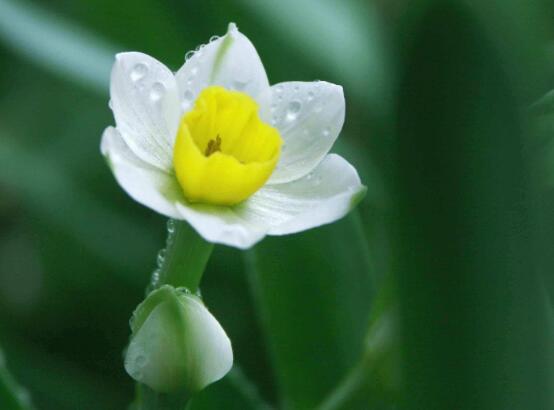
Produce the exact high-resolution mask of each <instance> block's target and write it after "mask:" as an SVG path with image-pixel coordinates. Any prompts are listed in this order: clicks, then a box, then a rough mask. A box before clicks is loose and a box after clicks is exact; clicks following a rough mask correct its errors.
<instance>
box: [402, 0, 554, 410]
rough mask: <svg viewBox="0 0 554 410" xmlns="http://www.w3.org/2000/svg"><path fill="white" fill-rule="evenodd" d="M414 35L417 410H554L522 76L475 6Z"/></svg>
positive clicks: (412, 238) (406, 245) (407, 344)
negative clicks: (515, 75) (516, 76)
mask: <svg viewBox="0 0 554 410" xmlns="http://www.w3.org/2000/svg"><path fill="white" fill-rule="evenodd" d="M528 3H529V2H526V4H528ZM522 4H523V3H522ZM415 24H416V25H415V26H413V27H412V29H413V31H411V32H410V34H408V35H407V36H406V40H407V47H406V66H405V72H404V76H403V81H402V83H401V87H400V88H399V90H401V93H400V98H399V101H400V105H399V112H398V152H397V154H398V156H397V158H395V165H396V171H397V173H396V176H397V178H398V179H397V186H396V188H397V192H396V193H397V195H396V197H395V204H396V205H397V208H398V213H397V218H396V222H397V229H396V232H395V234H396V245H397V247H396V249H395V250H396V253H395V257H396V264H397V266H396V268H397V269H396V272H397V274H398V283H399V290H400V301H401V317H402V325H403V329H402V332H403V335H404V337H403V349H404V358H405V359H404V360H405V362H404V365H405V370H406V372H405V376H406V377H405V381H406V392H405V397H404V399H405V405H406V408H413V409H422V408H423V409H426V410H444V409H459V410H463V409H467V410H470V409H471V410H481V409H482V410H490V409H513V410H516V409H521V410H527V409H537V410H538V409H544V410H547V409H551V408H552V406H553V402H552V379H551V375H552V367H551V365H552V362H551V361H550V360H551V353H552V345H553V344H552V342H553V341H552V339H551V336H550V334H549V333H550V331H549V330H548V329H549V326H551V325H552V324H551V323H550V322H549V321H548V317H547V311H546V306H547V305H546V303H545V298H544V292H543V289H542V287H541V283H540V279H539V277H538V274H537V271H538V269H537V268H538V267H537V258H536V256H537V255H536V252H535V249H537V242H536V239H537V236H536V233H537V232H536V230H535V225H534V223H535V218H536V214H535V206H534V205H535V204H534V201H535V191H534V186H533V185H532V184H530V179H529V176H530V175H529V164H528V163H527V158H526V157H525V153H526V152H525V147H526V136H525V134H524V127H523V120H522V118H521V115H520V112H519V107H518V106H519V104H518V100H517V98H515V95H517V94H518V93H517V92H516V91H515V90H514V88H515V87H516V86H517V85H518V84H517V83H514V82H512V81H511V79H510V76H509V74H508V72H510V71H511V69H512V67H510V66H504V65H503V64H502V60H501V58H500V57H499V52H498V50H497V49H496V48H495V46H494V42H493V41H491V39H490V36H489V35H488V33H487V31H486V30H485V29H484V28H483V26H482V25H481V22H480V20H479V19H478V18H477V17H476V15H475V13H474V12H473V10H472V9H470V8H468V7H466V6H465V5H463V2H455V1H450V2H443V1H430V2H427V4H426V6H425V7H424V13H423V14H422V16H421V19H419V20H418V21H417V22H415Z"/></svg>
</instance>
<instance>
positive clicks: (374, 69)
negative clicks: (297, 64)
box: [239, 0, 390, 111]
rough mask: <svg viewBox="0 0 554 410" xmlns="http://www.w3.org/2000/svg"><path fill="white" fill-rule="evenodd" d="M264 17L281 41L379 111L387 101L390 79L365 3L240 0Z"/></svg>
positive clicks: (379, 35) (373, 12)
mask: <svg viewBox="0 0 554 410" xmlns="http://www.w3.org/2000/svg"><path fill="white" fill-rule="evenodd" d="M239 3H240V4H241V5H242V7H244V8H245V9H246V10H248V11H251V12H253V13H255V14H256V15H258V16H259V17H260V18H261V19H263V20H264V22H265V24H266V25H267V26H268V27H270V28H272V29H273V30H275V32H276V33H278V35H279V37H281V38H283V39H284V41H286V43H287V45H289V46H290V47H294V48H296V51H297V53H298V54H299V55H301V56H302V57H304V58H306V59H307V60H309V61H312V62H315V64H317V65H318V66H321V65H323V66H324V67H326V68H327V70H328V71H330V72H332V73H333V74H334V75H336V77H337V78H339V79H340V80H341V81H344V83H345V84H346V85H347V87H348V89H349V91H350V92H351V93H352V94H355V95H356V97H358V98H362V99H363V100H364V101H366V102H369V103H371V105H372V108H373V110H376V111H382V110H384V109H386V108H387V103H388V102H390V98H389V93H390V89H389V87H390V78H389V74H388V71H387V67H386V66H387V57H388V56H387V55H386V53H385V48H384V44H383V34H382V30H381V27H380V21H379V19H378V16H377V14H376V10H375V7H374V6H373V4H371V3H370V2H358V1H338V0H334V1H318V0H304V1H295V0H281V1H275V2H258V1H248V0H240V1H239Z"/></svg>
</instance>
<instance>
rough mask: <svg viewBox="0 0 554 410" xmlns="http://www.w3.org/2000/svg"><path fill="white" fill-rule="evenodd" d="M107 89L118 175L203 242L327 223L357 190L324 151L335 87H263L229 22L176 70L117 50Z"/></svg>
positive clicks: (248, 46)
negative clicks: (185, 223) (183, 222)
mask: <svg viewBox="0 0 554 410" xmlns="http://www.w3.org/2000/svg"><path fill="white" fill-rule="evenodd" d="M110 95H111V107H112V110H113V114H114V117H115V122H116V127H108V128H107V129H106V130H105V131H104V134H103V136H102V144H101V150H102V153H103V154H104V155H105V157H106V158H107V160H108V163H109V164H110V166H111V169H112V171H113V173H114V175H115V177H116V179H117V181H118V183H119V184H120V185H121V187H122V188H123V189H124V190H125V191H126V192H127V193H128V194H129V195H130V196H131V197H133V198H134V199H135V200H136V201H138V202H140V203H141V204H144V205H146V206H148V207H150V208H152V209H153V210H155V211H157V212H159V213H161V214H164V215H166V216H168V217H170V218H174V219H184V220H186V221H188V222H189V223H190V224H191V225H192V226H193V227H194V228H195V229H196V231H198V233H199V234H200V235H202V236H203V237H204V238H205V239H206V240H208V241H210V242H215V243H223V244H227V245H231V246H235V247H238V248H248V247H250V246H252V245H253V244H255V243H256V242H257V241H259V240H260V239H262V238H263V237H264V236H265V235H285V234H289V233H294V232H299V231H303V230H306V229H310V228H313V227H316V226H319V225H323V224H326V223H330V222H333V221H335V220H337V219H339V218H341V217H343V216H344V215H345V214H346V213H347V212H348V211H349V210H350V209H351V208H352V207H353V206H354V205H355V204H356V203H357V202H358V201H359V200H360V199H361V197H362V196H363V193H364V192H365V187H364V186H363V185H362V184H361V182H360V178H359V177H358V174H357V172H356V170H355V169H354V168H353V167H352V166H351V165H350V164H349V163H348V162H347V161H346V160H344V159H343V158H342V157H340V156H338V155H335V154H329V153H328V152H329V150H330V149H331V147H332V145H333V143H334V142H335V140H336V138H337V137H338V135H339V132H340V131H341V128H342V125H343V122H344V111H345V104H344V95H343V91H342V87H340V86H338V85H334V84H330V83H327V82H324V81H315V82H285V83H280V84H276V85H273V86H270V85H269V82H268V79H267V76H266V73H265V70H264V67H263V65H262V63H261V61H260V58H259V56H258V54H257V52H256V49H255V48H254V46H253V45H252V43H251V42H250V41H249V40H248V39H247V38H246V37H245V36H244V35H243V34H242V33H240V32H239V31H238V29H237V28H236V26H235V25H234V24H230V25H229V30H228V32H227V34H226V35H225V36H223V37H221V38H216V39H213V40H212V41H210V42H209V43H208V44H207V45H205V46H202V47H200V48H199V49H198V50H197V51H196V52H194V53H193V54H192V55H191V56H190V57H189V58H187V59H186V61H185V64H184V65H183V67H181V69H180V70H179V71H178V72H177V73H176V74H173V73H172V72H171V71H170V70H169V69H168V68H167V67H165V66H164V65H163V64H162V63H160V62H159V61H157V60H155V59H154V58H152V57H149V56H147V55H145V54H142V53H136V52H130V53H122V54H118V55H117V56H116V61H115V64H114V66H113V70H112V77H111V86H110Z"/></svg>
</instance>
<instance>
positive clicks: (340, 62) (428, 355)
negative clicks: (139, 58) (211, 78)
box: [0, 0, 554, 410]
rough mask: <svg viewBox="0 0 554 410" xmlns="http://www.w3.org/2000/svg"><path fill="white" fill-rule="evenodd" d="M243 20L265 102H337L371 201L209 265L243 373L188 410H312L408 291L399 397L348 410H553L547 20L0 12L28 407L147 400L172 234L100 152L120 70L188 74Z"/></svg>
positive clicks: (439, 14) (0, 73) (362, 398)
mask: <svg viewBox="0 0 554 410" xmlns="http://www.w3.org/2000/svg"><path fill="white" fill-rule="evenodd" d="M529 3H532V4H529ZM231 21H234V22H236V23H237V25H238V26H239V29H240V30H241V31H242V32H243V33H245V34H246V35H247V36H248V37H249V38H250V39H251V40H252V42H253V43H254V44H255V46H256V48H257V50H258V53H259V54H260V56H261V58H262V61H263V62H264V65H265V67H266V70H267V73H268V76H269V79H270V82H271V83H277V82H281V81H290V80H304V81H311V80H315V79H323V80H326V81H330V82H334V83H337V84H341V85H343V86H344V89H345V95H346V101H347V112H346V123H345V127H344V130H343V132H342V134H341V137H340V138H339V141H338V142H337V144H336V146H335V147H334V149H333V150H334V151H335V152H338V153H340V154H342V155H343V156H345V157H346V158H347V159H348V160H349V161H350V162H351V163H353V164H354V165H355V166H356V167H357V169H358V171H359V173H360V175H361V177H362V180H363V182H364V183H365V184H366V185H367V186H368V194H367V196H366V198H365V199H364V201H363V202H362V203H361V204H360V206H359V207H358V209H357V210H356V211H355V212H353V213H352V214H350V215H349V216H348V217H346V218H345V219H344V220H342V221H340V222H338V223H335V224H333V225H330V226H326V227H322V228H318V229H315V230H312V231H309V232H305V233H302V234H298V235H293V236H289V237H282V238H267V239H265V240H264V241H263V242H262V243H261V244H259V245H257V246H256V247H255V248H254V249H253V250H250V251H247V252H240V251H237V250H235V249H231V248H227V247H223V246H217V247H216V250H215V252H214V254H213V256H212V258H211V260H210V262H209V265H208V269H207V272H206V274H205V276H204V280H203V284H202V294H203V297H204V299H205V302H206V305H207V306H208V307H209V308H210V310H211V311H212V312H213V313H214V315H215V316H216V317H217V318H218V320H219V321H220V322H221V324H222V325H223V327H224V328H225V329H226V331H227V333H228V334H229V336H230V338H231V340H232V342H233V347H234V351H235V359H236V360H235V368H234V370H233V371H232V372H231V374H229V375H228V376H227V377H226V378H225V379H224V380H222V381H220V382H218V383H216V384H214V385H213V386H211V387H209V388H208V389H206V390H205V391H204V392H203V393H202V394H200V395H199V396H198V397H197V398H195V399H194V400H193V403H192V405H191V408H193V409H248V408H271V407H273V408H290V409H312V408H316V407H317V406H318V405H319V404H320V403H322V402H323V400H324V399H325V398H326V397H327V396H328V395H329V394H330V393H331V392H332V391H333V389H334V388H335V387H336V386H337V385H339V383H340V382H341V380H343V379H344V378H345V377H348V376H347V375H348V374H350V373H349V372H350V371H351V369H352V368H354V369H355V368H356V366H357V363H359V362H360V360H361V358H362V357H363V356H364V349H365V343H364V338H365V335H366V333H367V331H368V326H369V324H370V323H372V321H371V320H370V319H371V317H372V315H375V314H376V313H375V311H376V309H375V308H373V306H374V303H375V300H376V295H380V294H382V293H380V292H382V291H383V289H385V288H387V289H388V286H391V285H390V283H392V282H394V283H397V284H398V285H399V286H398V289H399V291H398V293H396V292H392V294H393V295H394V296H392V297H391V296H389V294H388V293H387V295H388V296H387V298H392V299H394V300H397V299H399V300H400V302H399V306H400V308H399V312H400V317H401V320H400V322H401V323H402V324H403V326H404V327H403V329H405V330H407V331H408V333H407V334H406V333H402V332H400V333H398V334H397V336H398V335H403V336H402V338H401V339H400V340H402V341H404V344H403V345H402V344H401V345H402V346H403V348H402V349H401V352H402V353H401V354H400V353H399V352H395V353H392V354H393V356H395V357H402V358H403V360H402V361H401V363H402V366H401V367H402V369H404V370H405V377H404V378H403V379H402V382H399V381H398V380H397V379H396V378H393V379H394V380H393V382H391V383H389V380H385V379H387V377H385V376H382V375H381V373H379V374H377V373H373V372H371V373H370V374H369V375H368V374H364V375H363V379H364V381H363V382H360V383H358V385H357V386H356V387H355V389H354V390H356V391H355V392H352V397H353V399H352V400H350V401H348V400H347V401H346V402H345V403H344V404H342V405H340V406H338V407H336V408H345V409H350V408H352V409H358V408H359V409H372V408H374V409H381V408H388V409H393V408H397V407H396V406H399V405H404V406H407V407H411V408H421V409H425V410H429V409H434V408H436V409H441V408H442V409H448V410H451V409H457V408H459V409H466V408H467V409H481V408H482V409H497V408H498V409H501V410H505V409H509V408H513V409H520V408H521V409H535V408H537V409H539V408H540V409H552V408H554V401H553V399H552V394H551V392H552V391H554V383H553V381H552V380H553V378H552V348H553V346H554V342H553V336H552V333H553V332H552V324H553V322H552V320H553V319H552V317H553V316H552V310H551V303H550V301H549V298H550V296H548V295H554V275H553V269H554V259H553V258H552V255H554V252H552V247H553V246H554V243H553V240H554V233H553V232H554V218H553V217H552V215H554V190H553V189H552V188H553V186H552V184H551V181H552V179H551V178H552V176H554V167H553V165H554V160H553V159H552V157H551V156H549V155H548V153H549V152H553V151H552V149H551V148H550V147H551V145H552V143H551V142H552V137H553V136H554V120H553V119H552V118H554V117H553V116H552V115H554V109H553V107H554V104H552V103H550V105H549V103H548V101H547V102H546V103H544V104H543V105H540V106H539V107H538V108H537V109H536V111H537V112H538V114H539V115H538V118H539V121H538V123H539V126H537V127H535V122H534V119H535V118H537V115H536V114H535V113H534V111H533V110H531V111H530V110H529V106H530V105H531V104H532V103H533V102H534V101H536V100H538V99H539V97H541V96H542V95H544V94H545V93H546V92H547V91H548V90H550V89H551V88H553V84H554V75H553V74H554V70H553V68H554V42H553V40H554V36H553V35H554V25H553V24H552V21H554V5H553V4H552V3H551V2H549V1H542V2H541V1H537V2H528V1H523V0H522V1H517V0H510V1H488V2H479V1H444V2H441V1H424V0H421V1H407V0H395V1H392V0H390V1H389V0H380V1H362V0H349V1H339V0H325V1H320V0H298V1H297V0H280V1H257V0H255V1H250V0H234V1H222V0H204V1H201V0H198V1H193V0H191V1H184V0H182V1H177V0H165V1H157V0H133V1H131V0H121V1H117V2H114V1H108V0H79V1H75V0H60V1H57V2H47V1H31V0H0V347H1V348H2V350H3V351H4V356H5V358H6V362H7V366H8V368H9V370H10V372H11V374H12V375H13V378H14V379H15V380H16V381H17V383H18V384H20V385H22V386H25V388H26V389H27V391H28V392H29V393H30V394H31V397H32V401H33V403H34V405H35V407H36V408H38V409H60V410H63V409H124V408H126V406H128V404H129V403H130V402H131V400H132V397H133V394H134V393H133V389H134V385H133V382H132V380H131V379H130V378H129V377H128V376H127V375H126V374H125V371H124V369H123V359H122V351H123V348H124V347H125V345H126V343H127V341H128V336H129V327H128V319H129V318H130V316H131V313H132V311H133V309H134V308H135V306H136V305H137V304H138V303H140V301H141V300H142V298H143V297H144V288H145V286H146V285H147V283H148V282H149V277H150V273H151V271H152V270H153V269H154V267H155V263H156V254H157V252H158V250H159V249H161V248H162V247H163V245H164V240H165V235H166V230H165V219H164V218H163V217H162V216H160V215H157V214H155V213H154V212H152V211H150V210H148V209H146V208H144V207H142V206H140V205H139V204H137V203H136V202H134V201H133V200H131V199H130V198H128V197H127V196H126V195H125V193H124V192H123V191H122V190H121V189H120V188H119V187H118V186H117V184H116V182H115V180H114V178H113V176H112V174H111V172H110V171H109V168H108V167H107V166H106V164H105V162H104V159H103V158H102V156H101V155H100V152H99V144H100V135H101V133H102V131H103V129H104V128H105V127H106V126H108V125H110V124H113V118H112V114H111V112H110V110H109V108H108V98H109V96H108V86H109V72H110V68H111V64H112V62H113V56H114V54H115V53H116V52H119V51H129V50H136V51H142V52H144V53H147V54H149V55H152V56H154V57H155V58H157V59H159V60H160V61H162V62H164V63H165V64H167V65H168V66H169V67H170V68H172V69H173V70H177V69H178V68H179V67H180V65H181V64H182V63H183V61H184V55H185V53H186V52H187V51H188V50H193V49H194V48H196V47H197V46H198V45H200V44H202V43H206V42H207V41H208V39H209V38H210V37H211V36H213V35H222V34H224V32H225V30H226V27H227V24H228V23H229V22H231ZM481 85H482V86H481ZM530 113H531V114H530ZM468 124H469V125H468ZM450 137H452V139H451V140H452V144H451V143H450V142H449V141H450V139H449V138H450ZM487 163H488V164H494V165H493V166H490V167H486V166H485V165H486V164H487ZM537 164H538V166H535V165H537ZM496 165H498V166H496ZM437 175H439V176H441V178H442V179H441V178H438V179H437V178H436V176H437ZM489 177H490V178H489ZM458 188H460V190H458ZM500 202H502V203H506V204H515V205H514V206H513V207H511V205H510V206H506V207H500V208H498V207H496V205H497V203H500ZM445 209H448V210H451V211H448V212H443V211H444V210H445ZM474 214H478V216H477V217H475V215H474ZM437 215H439V216H440V217H438V218H437ZM453 221H454V222H453ZM468 226H469V227H470V228H467V227H468ZM439 228H440V229H439ZM466 228H467V232H466V231H465V230H464V229H466ZM460 237H461V239H460ZM447 243H448V244H453V245H452V247H449V246H447V245H445V244H447ZM416 245H417V246H416ZM475 247H479V249H480V250H481V251H482V252H474V249H475ZM421 254H425V255H426V256H425V257H421V258H419V257H418V255H421ZM483 262H484V263H483ZM392 287H394V286H392ZM499 289H504V291H500V290H499ZM387 300H389V299H387ZM386 303H392V302H386ZM394 305H395V306H396V302H395V303H394ZM438 317H440V319H437V318H438ZM423 324H425V325H423ZM398 337H399V336H398ZM475 352H477V353H475ZM473 353H475V355H474V354H473ZM398 355H400V356H398ZM383 366H385V367H386V366H393V365H391V364H389V363H388V362H387V363H386V364H384V365H383ZM453 373H454V374H453ZM385 374H389V373H388V372H385ZM515 374H517V375H518V376H517V377H515V376H514V375H515ZM0 376H1V374H0ZM512 376H513V377H512ZM0 378H1V377H0ZM449 386H451V387H452V388H449ZM1 394H2V390H1V389H0V395H1ZM410 397H412V398H414V397H417V401H415V400H410ZM0 403H1V402H0ZM6 406H8V405H6ZM2 408H4V407H2ZM6 408H9V407H6ZM14 408H16V407H14Z"/></svg>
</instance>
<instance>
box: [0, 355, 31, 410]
mask: <svg viewBox="0 0 554 410" xmlns="http://www.w3.org/2000/svg"><path fill="white" fill-rule="evenodd" d="M32 408H33V405H32V404H31V399H30V396H29V394H28V393H27V392H26V391H25V390H24V389H23V388H22V387H20V386H18V385H17V383H16V382H15V380H14V379H13V377H12V375H11V374H10V373H9V372H8V369H7V368H6V361H5V359H4V354H3V353H2V351H1V350H0V409H5V410H31V409H32Z"/></svg>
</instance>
